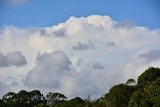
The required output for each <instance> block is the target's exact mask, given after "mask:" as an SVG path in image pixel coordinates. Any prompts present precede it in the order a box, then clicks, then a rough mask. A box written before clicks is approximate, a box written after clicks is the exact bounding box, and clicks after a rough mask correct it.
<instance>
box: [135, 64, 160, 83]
mask: <svg viewBox="0 0 160 107" xmlns="http://www.w3.org/2000/svg"><path fill="white" fill-rule="evenodd" d="M159 76H160V69H159V68H154V67H150V68H148V69H147V70H146V71H145V72H144V73H143V74H141V75H140V76H139V77H138V85H145V84H147V83H149V82H151V81H155V80H156V78H157V77H159Z"/></svg>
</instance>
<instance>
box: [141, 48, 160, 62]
mask: <svg viewBox="0 0 160 107" xmlns="http://www.w3.org/2000/svg"><path fill="white" fill-rule="evenodd" d="M139 57H140V58H143V59H145V60H146V61H147V62H151V61H158V60H159V59H160V50H151V51H149V52H148V53H141V54H139Z"/></svg>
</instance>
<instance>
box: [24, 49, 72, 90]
mask: <svg viewBox="0 0 160 107" xmlns="http://www.w3.org/2000/svg"><path fill="white" fill-rule="evenodd" d="M70 65H71V62H70V60H69V58H68V57H67V55H66V54H64V53H63V52H61V51H56V52H54V53H52V54H48V53H44V54H42V55H38V56H37V58H36V66H35V67H34V68H33V69H32V70H31V71H30V72H29V73H28V74H27V77H26V79H25V84H26V85H27V86H30V87H46V88H58V87H59V84H60V79H61V75H63V73H66V72H69V71H70V67H69V66H70Z"/></svg>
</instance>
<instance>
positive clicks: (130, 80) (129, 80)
mask: <svg viewBox="0 0 160 107" xmlns="http://www.w3.org/2000/svg"><path fill="white" fill-rule="evenodd" d="M135 83H136V81H135V80H134V79H128V80H127V82H126V84H127V85H135Z"/></svg>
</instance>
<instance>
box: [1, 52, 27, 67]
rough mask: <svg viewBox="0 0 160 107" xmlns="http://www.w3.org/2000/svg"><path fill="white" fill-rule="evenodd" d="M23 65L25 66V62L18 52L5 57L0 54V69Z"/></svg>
mask: <svg viewBox="0 0 160 107" xmlns="http://www.w3.org/2000/svg"><path fill="white" fill-rule="evenodd" d="M25 64H27V61H26V59H25V57H24V56H23V55H22V53H21V52H19V51H15V52H12V53H8V54H6V55H4V54H3V53H2V52H0V67H9V66H22V65H25Z"/></svg>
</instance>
